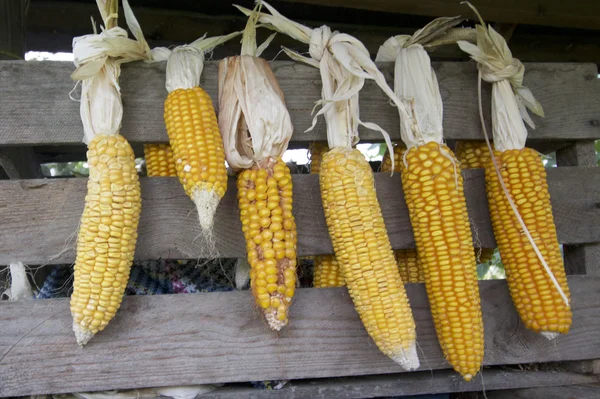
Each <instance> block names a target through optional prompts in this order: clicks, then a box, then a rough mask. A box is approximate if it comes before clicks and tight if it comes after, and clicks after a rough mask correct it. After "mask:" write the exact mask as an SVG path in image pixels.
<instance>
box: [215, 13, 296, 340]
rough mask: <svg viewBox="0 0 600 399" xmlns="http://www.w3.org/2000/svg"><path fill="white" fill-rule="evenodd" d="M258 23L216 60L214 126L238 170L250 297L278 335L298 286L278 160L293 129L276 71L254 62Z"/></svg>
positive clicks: (287, 181) (283, 169)
mask: <svg viewBox="0 0 600 399" xmlns="http://www.w3.org/2000/svg"><path fill="white" fill-rule="evenodd" d="M257 18H258V16H257V14H256V13H253V14H252V15H250V17H249V19H248V23H247V24H246V29H245V30H244V34H243V37H242V55H241V56H236V57H228V58H225V59H223V60H221V61H220V62H219V76H218V78H219V112H220V116H219V124H220V126H221V132H222V134H223V142H224V144H225V151H226V156H227V162H228V163H229V165H230V166H231V167H232V168H233V169H234V170H241V172H240V173H239V175H238V180H237V187H238V203H239V208H240V219H241V221H242V229H243V231H244V236H245V238H246V249H247V252H248V263H250V280H251V286H252V293H253V295H254V299H255V301H256V303H257V304H258V305H259V306H260V308H261V310H262V312H263V314H264V317H265V319H266V320H267V322H268V324H269V326H270V327H271V329H273V330H276V331H279V330H280V329H281V328H283V327H284V326H285V325H287V324H288V321H289V315H288V311H289V308H290V306H291V303H292V297H293V296H294V291H295V288H296V240H297V238H296V223H295V221H294V215H293V214H292V177H291V174H290V170H289V168H288V167H287V165H286V164H285V163H284V162H283V161H282V160H281V156H282V155H283V152H284V151H285V150H286V148H287V144H288V142H289V140H290V138H291V136H292V133H293V126H292V123H291V120H290V116H289V113H288V111H287V108H286V106H285V101H284V98H283V93H282V92H281V89H280V88H279V84H278V83H277V80H276V79H275V75H274V74H273V71H272V70H271V68H270V67H269V64H268V63H267V61H265V60H264V59H262V58H258V56H259V55H260V52H261V51H262V50H258V47H257V45H256V36H255V26H256V22H257ZM271 38H272V36H271ZM269 40H270V39H267V42H265V43H264V44H263V45H262V46H261V47H260V49H264V48H266V46H267V45H268V41H269ZM273 126H276V127H277V128H276V129H273V128H272V127H273Z"/></svg>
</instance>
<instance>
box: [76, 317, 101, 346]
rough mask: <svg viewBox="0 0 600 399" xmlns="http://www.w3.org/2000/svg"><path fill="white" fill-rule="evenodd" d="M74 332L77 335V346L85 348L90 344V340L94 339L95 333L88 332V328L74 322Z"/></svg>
mask: <svg viewBox="0 0 600 399" xmlns="http://www.w3.org/2000/svg"><path fill="white" fill-rule="evenodd" d="M73 332H74V333H75V339H76V340H77V345H79V346H80V347H82V348H83V346H84V345H85V344H87V343H88V342H90V339H92V338H93V337H94V335H96V334H94V333H93V332H91V331H90V330H88V329H87V328H85V327H83V326H81V325H80V324H79V323H77V322H73Z"/></svg>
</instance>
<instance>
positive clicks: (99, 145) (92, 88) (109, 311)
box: [71, 0, 147, 345]
mask: <svg viewBox="0 0 600 399" xmlns="http://www.w3.org/2000/svg"><path fill="white" fill-rule="evenodd" d="M98 6H99V8H100V13H101V15H102V18H103V20H104V24H105V27H106V29H105V30H103V32H102V33H101V34H99V35H87V36H83V37H81V38H75V40H74V41H73V55H74V59H75V65H76V66H77V69H76V70H75V72H73V74H72V78H73V79H75V80H81V81H82V85H81V103H80V108H81V110H80V111H81V119H82V122H83V128H84V140H83V141H84V142H85V143H86V144H87V145H88V153H87V159H88V164H89V168H90V174H89V180H88V186H87V187H88V192H87V196H86V199H85V207H84V211H83V215H82V217H81V223H80V228H79V234H78V238H77V257H76V261H75V273H74V277H75V278H74V282H73V294H72V295H71V314H72V316H73V331H74V333H75V337H76V339H77V343H78V344H79V345H85V344H86V343H87V342H88V341H89V340H90V339H91V338H92V337H93V336H94V335H95V334H96V333H97V332H99V331H102V330H103V329H104V328H105V327H106V326H107V325H108V323H109V322H110V320H111V319H112V318H113V317H114V315H115V313H116V312H117V310H118V309H119V306H120V305H121V299H122V298H123V294H124V293H125V287H126V285H127V280H128V279H129V271H130V268H131V263H132V261H133V255H134V251H135V244H136V239H137V227H138V221H139V216H140V208H141V196H140V184H139V180H138V175H137V171H136V168H135V157H134V154H133V151H132V149H131V146H130V145H129V143H127V140H126V139H125V138H124V137H123V136H121V135H120V134H119V130H120V126H121V116H122V113H123V108H122V103H121V94H120V91H119V85H118V80H119V74H120V68H121V64H122V63H123V62H129V61H135V60H139V59H142V58H144V57H145V54H146V52H145V48H146V47H147V45H146V44H145V42H144V41H134V40H130V39H127V33H126V31H124V30H123V29H121V28H119V27H117V26H116V18H115V15H116V13H117V12H118V2H117V1H116V0H112V1H107V2H98ZM123 7H124V8H125V10H126V12H129V14H130V15H131V17H130V18H129V19H128V23H129V22H135V23H137V21H135V17H133V13H132V12H131V9H130V8H129V5H128V4H127V1H124V2H123ZM91 49H93V51H91ZM115 53H117V54H118V55H116V56H118V58H119V60H118V61H116V60H115V59H114V58H113V56H115ZM91 66H95V67H96V68H94V67H91ZM106 115H114V117H113V118H112V119H110V118H109V119H107V118H106Z"/></svg>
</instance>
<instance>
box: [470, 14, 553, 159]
mask: <svg viewBox="0 0 600 399" xmlns="http://www.w3.org/2000/svg"><path fill="white" fill-rule="evenodd" d="M469 6H470V7H471V8H473V7H472V6H471V5H470V4H469ZM473 10H474V11H475V13H477V10H475V9H474V8H473ZM477 16H478V17H479V20H480V22H481V24H480V25H477V27H476V31H477V45H474V44H472V43H469V42H466V41H458V45H459V47H460V48H461V49H462V50H463V51H464V52H466V53H467V54H469V55H470V56H471V58H472V59H473V60H475V61H477V68H478V69H479V72H480V74H481V77H482V79H483V80H485V81H486V82H489V83H492V129H493V133H492V134H493V138H494V146H495V147H496V149H497V150H499V151H506V150H512V149H522V148H523V147H525V140H526V139H527V129H526V128H525V124H524V123H523V121H525V122H526V123H527V124H528V125H529V126H530V127H531V128H532V129H535V123H534V122H533V120H532V119H531V117H530V116H529V113H528V112H527V110H528V109H529V110H530V111H531V112H533V113H534V114H536V115H539V116H544V110H543V109H542V106H541V104H540V103H539V102H538V101H537V100H536V99H535V97H534V96H533V94H532V93H531V90H529V89H528V88H527V87H525V86H523V76H524V74H525V67H524V66H523V64H522V63H521V61H519V60H518V59H516V58H514V57H513V56H512V53H511V51H510V49H509V48H508V44H507V43H506V40H505V39H504V38H503V37H502V35H500V34H499V33H498V32H496V31H495V30H494V28H492V27H491V26H487V25H486V24H485V22H484V21H483V19H482V18H481V16H480V15H479V14H478V13H477Z"/></svg>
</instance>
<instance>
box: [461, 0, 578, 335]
mask: <svg viewBox="0 0 600 399" xmlns="http://www.w3.org/2000/svg"><path fill="white" fill-rule="evenodd" d="M469 6H471V5H470V4H469ZM471 8H473V10H474V11H475V13H476V14H477V16H478V17H479V21H480V25H477V46H475V45H473V44H471V43H467V42H459V45H460V47H461V49H462V50H463V51H465V52H466V53H468V54H469V55H471V58H473V59H474V60H475V61H477V67H478V69H479V76H480V78H482V79H483V80H485V81H487V82H490V83H492V128H493V139H494V147H495V150H494V151H493V153H492V154H491V159H490V161H488V162H487V163H486V166H485V169H486V182H487V187H486V188H487V196H488V204H489V208H490V216H491V219H492V225H493V228H494V234H495V236H496V241H497V243H498V249H499V251H500V257H501V258H502V263H503V264H504V268H505V270H506V279H507V280H508V286H509V289H510V293H511V296H512V298H513V302H514V304H515V306H516V308H517V311H518V312H519V315H520V316H521V320H523V323H524V324H525V326H526V327H527V328H530V329H532V330H533V331H537V332H541V333H542V334H543V335H544V336H546V337H548V338H550V339H551V338H554V337H556V336H557V335H558V334H559V333H563V334H566V333H567V332H568V331H569V327H570V326H571V321H572V320H571V319H572V314H571V308H570V304H569V301H570V293H569V287H568V285H567V278H566V274H565V269H564V265H563V260H562V256H561V253H560V247H559V244H558V240H557V236H556V227H555V225H554V218H553V216H552V206H551V203H550V194H549V193H548V183H547V182H546V171H545V169H544V165H543V163H542V159H541V157H540V155H539V154H538V153H537V152H536V151H534V150H532V149H530V148H526V147H525V141H526V139H527V129H526V128H525V124H524V123H523V120H524V121H525V122H527V123H528V124H529V125H530V126H531V127H532V128H534V127H535V125H534V123H533V121H532V120H531V118H530V116H529V114H528V113H527V108H529V109H530V110H531V111H532V112H534V113H535V114H537V115H540V116H543V110H542V107H541V105H540V104H539V103H538V102H537V100H536V99H535V98H534V97H533V95H532V93H531V91H530V90H529V89H528V88H526V87H525V86H523V75H524V72H525V68H524V66H523V64H522V63H521V62H520V61H519V60H517V59H516V58H513V57H512V54H511V52H510V49H509V48H508V45H507V44H506V41H505V40H504V38H503V37H502V36H501V35H499V34H498V33H497V32H496V31H495V30H494V29H493V28H492V27H491V26H486V25H485V22H483V19H482V18H481V16H479V14H478V13H477V10H475V8H474V7H472V6H471ZM479 82H480V85H481V79H480V80H479ZM480 93H481V91H480ZM480 97H481V94H480ZM480 101H481V98H480ZM480 104H481V103H480ZM526 107H527V108H526ZM480 108H481V106H480ZM482 124H483V118H482ZM483 129H484V132H485V125H484V124H483ZM486 140H487V133H486ZM490 148H491V147H490Z"/></svg>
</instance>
